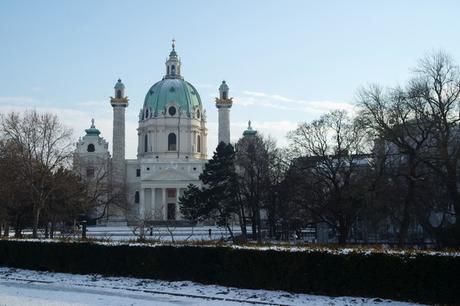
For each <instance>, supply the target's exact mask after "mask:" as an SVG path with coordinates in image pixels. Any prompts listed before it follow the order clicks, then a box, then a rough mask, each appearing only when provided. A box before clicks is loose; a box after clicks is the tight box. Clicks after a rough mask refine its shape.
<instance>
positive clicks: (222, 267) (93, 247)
mask: <svg viewBox="0 0 460 306" xmlns="http://www.w3.org/2000/svg"><path fill="white" fill-rule="evenodd" d="M0 265H2V266H9V267H16V268H24V269H35V270H47V271H55V272H68V273H80V274H87V273H98V274H103V275H111V276H134V277H142V278H155V279H162V280H168V281H174V280H190V281H195V282H201V283H205V284H219V285H224V286H235V287H242V288H258V289H270V290H286V291H291V292H302V293H310V294H322V295H332V296H338V295H350V296H363V297H380V298H390V299H396V300H407V301H416V302H422V303H452V304H453V303H458V302H459V301H460V300H459V295H460V279H459V277H460V257H453V256H433V255H423V254H420V255H416V256H414V255H410V256H409V255H407V256H400V255H386V254H379V253H375V254H370V255H365V254H357V253H350V254H348V255H337V254H330V253H326V252H285V251H259V250H244V249H231V248H225V247H192V246H181V247H173V246H157V247H149V246H127V245H116V246H109V245H100V244H92V243H42V242H30V241H24V242H23V241H7V240H2V241H0Z"/></svg>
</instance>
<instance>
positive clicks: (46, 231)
mask: <svg viewBox="0 0 460 306" xmlns="http://www.w3.org/2000/svg"><path fill="white" fill-rule="evenodd" d="M45 238H46V239H48V238H49V228H48V222H46V224H45Z"/></svg>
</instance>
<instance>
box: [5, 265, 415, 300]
mask: <svg viewBox="0 0 460 306" xmlns="http://www.w3.org/2000/svg"><path fill="white" fill-rule="evenodd" d="M5 305H8V306H10V305H14V306H23V305H34V306H44V305H47V306H58V305H59V306H70V305H72V306H83V305H92V306H107V305H110V306H121V305H136V306H144V305H145V306H146V305H158V306H163V305H203V306H209V305H222V306H230V305H331V306H334V305H336V306H343V305H392V306H403V305H415V304H410V303H403V302H395V301H390V300H383V299H368V298H357V297H326V296H315V295H307V294H291V293H287V292H282V291H267V290H249V289H237V288H230V287H222V286H213V285H201V284H197V283H193V282H188V281H180V282H166V281H158V280H149V279H137V278H127V277H102V276H100V275H74V274H64V273H50V272H38V271H31V270H20V269H13V268H5V267H0V306H5Z"/></svg>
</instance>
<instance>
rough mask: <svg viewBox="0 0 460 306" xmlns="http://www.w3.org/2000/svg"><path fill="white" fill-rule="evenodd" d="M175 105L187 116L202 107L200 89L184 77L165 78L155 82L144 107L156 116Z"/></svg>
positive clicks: (146, 97)
mask: <svg viewBox="0 0 460 306" xmlns="http://www.w3.org/2000/svg"><path fill="white" fill-rule="evenodd" d="M170 105H175V106H176V107H179V109H180V110H181V111H182V112H185V114H186V115H187V116H189V117H190V114H191V113H193V112H194V111H195V109H196V108H197V107H200V108H201V105H202V104H201V98H200V95H199V94H198V91H197V90H196V89H195V87H193V85H192V84H190V83H189V82H187V81H184V80H183V79H182V78H170V79H169V78H164V79H163V80H161V81H159V82H157V83H155V84H154V85H153V86H152V87H151V88H150V90H149V91H148V92H147V95H146V96H145V100H144V109H150V112H151V113H152V115H153V116H154V117H156V116H158V115H160V114H161V113H162V112H163V111H166V107H167V106H170Z"/></svg>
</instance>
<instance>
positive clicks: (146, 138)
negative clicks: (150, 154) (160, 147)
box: [144, 134, 149, 152]
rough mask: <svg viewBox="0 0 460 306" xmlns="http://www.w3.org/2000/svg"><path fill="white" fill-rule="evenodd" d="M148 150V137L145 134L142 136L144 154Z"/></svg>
mask: <svg viewBox="0 0 460 306" xmlns="http://www.w3.org/2000/svg"><path fill="white" fill-rule="evenodd" d="M148 148H149V137H148V135H147V134H145V135H144V152H147V151H148Z"/></svg>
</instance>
